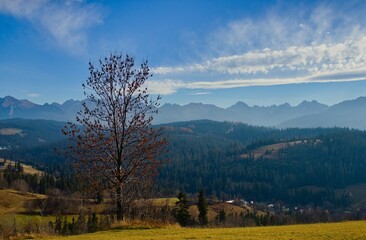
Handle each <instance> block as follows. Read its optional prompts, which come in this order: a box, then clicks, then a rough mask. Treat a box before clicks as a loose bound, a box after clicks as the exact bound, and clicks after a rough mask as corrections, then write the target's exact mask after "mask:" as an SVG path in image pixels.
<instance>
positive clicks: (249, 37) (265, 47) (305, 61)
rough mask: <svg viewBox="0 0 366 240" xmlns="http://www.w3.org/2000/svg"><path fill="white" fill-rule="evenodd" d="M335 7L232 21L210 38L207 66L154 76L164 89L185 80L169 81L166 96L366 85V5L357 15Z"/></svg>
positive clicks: (360, 6) (277, 11)
mask: <svg viewBox="0 0 366 240" xmlns="http://www.w3.org/2000/svg"><path fill="white" fill-rule="evenodd" d="M332 4H333V2H330V3H321V4H320V5H318V6H315V7H313V8H307V7H306V6H305V7H299V6H300V5H301V4H300V5H297V9H296V10H294V11H290V10H288V9H289V8H287V7H286V8H284V9H286V11H285V12H284V11H283V10H282V9H281V8H278V9H274V10H270V11H268V13H267V14H266V15H265V16H264V17H262V18H260V19H256V20H254V19H250V18H245V19H239V20H236V21H232V22H230V23H228V24H227V25H225V26H224V27H221V28H220V29H218V30H217V31H215V32H213V33H212V34H210V35H209V37H208V44H207V45H208V46H209V47H208V49H207V54H206V57H205V58H204V60H202V61H197V62H195V63H192V64H188V65H180V66H160V67H156V68H153V69H152V71H153V73H154V74H155V76H156V77H157V78H159V79H160V85H161V86H163V85H164V84H163V82H164V80H163V79H164V78H169V79H181V80H169V83H170V84H168V85H167V86H164V92H166V93H172V92H176V91H178V89H179V88H188V89H218V88H234V87H245V86H268V85H278V84H292V83H307V82H334V81H359V80H366V18H364V17H362V16H363V15H364V10H365V8H366V3H365V4H363V3H362V2H360V4H358V8H357V9H355V8H354V6H348V5H347V4H348V3H334V4H341V5H342V4H343V5H342V6H336V5H332ZM350 4H351V3H350ZM351 5H352V4H351ZM348 7H349V9H352V14H350V12H349V11H348V12H347V11H346V9H347V8H348ZM339 9H343V10H342V11H340V10H339ZM183 79H184V80H183Z"/></svg>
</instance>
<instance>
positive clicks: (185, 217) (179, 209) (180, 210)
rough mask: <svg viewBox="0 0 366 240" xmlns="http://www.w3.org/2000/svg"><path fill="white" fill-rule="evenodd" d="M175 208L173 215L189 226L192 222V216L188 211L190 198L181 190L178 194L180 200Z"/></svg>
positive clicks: (181, 223) (182, 223)
mask: <svg viewBox="0 0 366 240" xmlns="http://www.w3.org/2000/svg"><path fill="white" fill-rule="evenodd" d="M175 205H176V206H175V208H174V210H173V215H174V217H175V218H176V219H177V221H178V222H179V224H180V225H182V226H187V225H188V224H189V222H190V218H191V216H190V215H189V212H188V208H189V207H188V200H187V196H186V195H185V194H184V193H183V192H180V193H179V194H178V202H176V203H175Z"/></svg>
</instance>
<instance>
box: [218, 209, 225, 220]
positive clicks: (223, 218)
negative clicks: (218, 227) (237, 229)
mask: <svg viewBox="0 0 366 240" xmlns="http://www.w3.org/2000/svg"><path fill="white" fill-rule="evenodd" d="M218 218H219V221H220V222H225V220H226V212H225V209H223V208H222V209H221V210H220V212H219V216H218Z"/></svg>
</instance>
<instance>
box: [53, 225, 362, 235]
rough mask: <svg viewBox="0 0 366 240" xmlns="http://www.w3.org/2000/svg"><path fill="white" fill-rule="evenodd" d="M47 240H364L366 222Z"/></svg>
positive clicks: (141, 231) (117, 231)
mask: <svg viewBox="0 0 366 240" xmlns="http://www.w3.org/2000/svg"><path fill="white" fill-rule="evenodd" d="M47 239H107V240H114V239H131V240H142V239H151V240H155V239H156V240H158V239H238V240H239V239H243V240H249V239H250V240H273V239H280V240H345V239H347V240H364V239H366V222H365V221H359V222H343V223H328V224H308V225H290V226H278V227H248V228H179V227H167V228H155V229H148V228H135V229H131V228H125V229H120V228H119V229H115V230H110V231H104V232H97V233H93V234H84V235H77V236H70V237H51V238H47Z"/></svg>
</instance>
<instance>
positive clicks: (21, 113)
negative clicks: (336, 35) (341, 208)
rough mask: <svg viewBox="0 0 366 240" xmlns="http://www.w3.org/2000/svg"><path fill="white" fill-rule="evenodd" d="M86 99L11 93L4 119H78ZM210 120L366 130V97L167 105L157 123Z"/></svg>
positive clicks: (1, 107) (1, 110)
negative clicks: (34, 98)
mask: <svg viewBox="0 0 366 240" xmlns="http://www.w3.org/2000/svg"><path fill="white" fill-rule="evenodd" d="M82 102H83V101H75V100H68V101H66V102H64V103H63V104H58V103H52V104H48V103H46V104H44V105H38V104H35V103H32V102H30V101H28V100H18V99H16V98H14V97H11V96H6V97H4V98H0V119H9V118H26V119H47V120H57V121H74V120H75V114H76V112H77V111H78V110H79V109H81V106H82ZM199 119H209V120H214V121H233V122H243V123H247V124H250V125H259V126H272V127H280V128H287V127H334V126H337V127H349V128H358V129H366V97H359V98H357V99H354V100H348V101H343V102H341V103H338V104H335V105H332V106H327V105H325V104H321V103H319V102H317V101H315V100H313V101H311V102H310V101H303V102H302V103H300V104H299V105H297V106H291V105H289V104H288V103H285V104H281V105H272V106H248V105H247V104H245V103H244V102H237V103H236V104H234V105H232V106H230V107H228V108H221V107H217V106H215V105H211V104H202V103H190V104H187V105H183V106H180V105H178V104H164V105H163V106H161V107H160V109H159V114H158V115H156V116H155V119H154V123H155V124H161V123H169V122H179V121H189V120H199Z"/></svg>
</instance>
